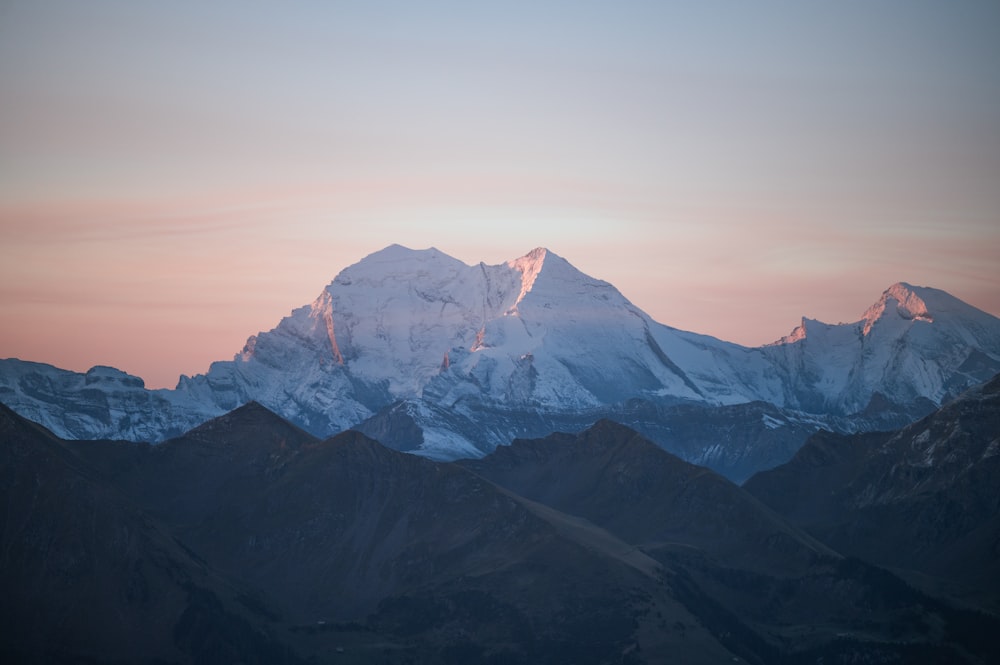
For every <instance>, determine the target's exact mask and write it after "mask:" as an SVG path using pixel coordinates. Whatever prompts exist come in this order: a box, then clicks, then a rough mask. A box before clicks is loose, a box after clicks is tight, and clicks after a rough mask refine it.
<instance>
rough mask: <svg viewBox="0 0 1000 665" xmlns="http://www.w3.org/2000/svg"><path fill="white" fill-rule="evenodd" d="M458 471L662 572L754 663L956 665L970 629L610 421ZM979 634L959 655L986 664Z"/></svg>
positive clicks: (962, 617)
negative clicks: (940, 662) (626, 547)
mask: <svg viewBox="0 0 1000 665" xmlns="http://www.w3.org/2000/svg"><path fill="white" fill-rule="evenodd" d="M456 463H457V464H460V465H462V466H464V467H466V468H469V469H471V470H474V471H475V472H476V473H478V474H480V475H482V476H483V477H484V478H488V479H490V480H492V481H493V482H496V483H497V484H499V485H501V486H503V487H505V488H507V489H509V490H511V491H515V492H518V493H520V494H522V495H524V496H527V497H530V498H531V499H533V500H537V501H540V502H542V503H545V504H547V505H550V506H553V507H554V508H558V509H559V510H561V511H563V512H566V513H570V514H573V515H577V516H580V517H581V518H586V519H587V520H589V521H591V522H593V523H595V524H598V525H600V526H603V527H604V528H606V529H608V530H609V531H611V532H613V533H615V534H616V535H617V536H619V537H620V538H622V540H624V541H626V542H630V543H633V544H635V545H636V546H637V547H638V548H639V549H640V550H641V551H642V552H644V553H646V554H648V555H649V556H651V557H652V558H655V559H657V560H658V561H660V562H661V563H662V564H663V566H664V568H665V570H666V571H667V572H666V573H665V580H666V581H667V583H668V584H669V585H670V588H671V589H672V593H673V595H674V596H675V597H676V598H678V599H679V600H680V601H681V602H682V603H683V604H684V605H685V607H687V609H688V610H689V611H691V612H692V613H694V614H695V615H696V616H698V618H699V620H700V621H702V622H703V623H704V624H705V625H706V626H708V627H709V628H710V630H712V631H713V632H714V633H715V634H717V635H719V636H720V638H721V639H722V641H723V643H724V644H726V646H727V647H729V648H731V649H733V650H734V651H735V652H736V653H737V654H739V656H740V657H741V658H743V659H745V660H748V661H750V662H818V661H819V660H823V661H826V660H827V659H833V660H834V661H836V662H852V661H851V659H852V658H863V659H869V660H875V661H876V662H878V661H879V660H880V659H887V660H888V661H889V662H892V660H894V659H902V660H903V661H904V662H917V661H918V660H919V658H921V657H924V658H929V659H930V660H932V661H933V660H935V659H946V660H951V659H955V658H958V659H962V658H963V657H962V656H959V655H958V654H957V653H955V652H954V651H952V646H953V645H951V646H949V644H951V643H952V640H954V639H955V637H953V636H951V632H952V631H957V630H959V628H958V627H959V626H962V625H965V623H966V622H969V625H970V626H971V625H975V621H977V620H978V619H977V617H978V615H975V614H974V613H962V612H955V611H954V610H952V609H950V608H948V607H947V606H944V605H942V604H940V603H939V602H937V601H934V600H933V599H931V598H928V597H925V596H922V594H920V593H918V592H915V591H914V590H913V589H911V588H909V587H907V586H906V584H904V583H903V582H901V581H900V580H898V579H896V578H894V577H893V576H892V575H890V574H888V573H887V572H885V571H882V570H879V569H876V568H873V567H871V566H868V565H866V564H864V563H862V562H860V561H857V560H850V559H844V558H842V557H841V556H840V555H839V554H837V553H836V552H834V551H832V550H831V549H829V548H828V547H826V546H824V545H822V544H820V543H819V542H818V541H817V540H815V539H813V538H812V537H810V536H808V535H806V534H805V533H804V532H802V531H800V530H799V529H797V528H795V527H794V526H792V525H790V524H789V523H787V522H786V521H785V520H784V519H782V518H781V517H779V516H778V515H777V514H776V513H775V512H773V511H772V510H770V509H769V508H767V507H765V506H764V505H763V504H762V503H760V502H759V501H757V500H756V499H754V498H753V497H752V496H751V495H750V494H748V493H747V492H746V491H744V490H743V489H742V488H739V487H736V486H735V485H733V484H732V483H730V482H729V481H727V480H725V479H724V478H721V477H719V476H717V475H716V474H714V473H712V472H711V471H708V470H707V469H704V468H701V467H696V466H693V465H690V464H687V463H685V462H683V461H681V460H679V459H677V458H676V457H673V456H671V455H670V454H668V453H666V452H664V451H663V450H661V449H659V448H658V447H657V446H655V445H654V444H652V443H651V442H649V441H647V440H645V439H643V438H642V437H641V436H640V435H638V434H637V433H636V432H634V431H632V430H629V429H628V428H626V427H623V426H621V425H618V424H615V423H612V422H608V421H602V422H599V423H598V424H596V425H595V426H594V427H592V428H590V429H588V430H587V431H584V432H581V433H579V434H575V435H568V434H555V435H552V436H549V437H546V438H545V439H540V440H534V441H524V440H520V441H515V442H514V443H513V444H512V445H511V446H509V447H504V448H499V449H497V450H496V451H495V452H494V453H492V454H490V455H488V456H486V457H485V458H483V459H479V460H463V461H460V462H456ZM918 617H919V618H918ZM987 623H989V622H988V621H987ZM929 625H947V626H948V629H947V634H944V635H942V634H939V633H938V632H937V631H936V630H928V626H929ZM973 633H974V634H975V635H977V637H975V638H974V639H969V636H968V634H966V637H965V638H962V639H960V640H958V641H963V640H964V644H965V646H963V648H970V649H972V650H973V651H976V652H977V653H990V650H989V649H990V648H989V646H988V644H987V642H986V641H985V637H986V633H984V632H980V631H979V630H978V629H977V630H976V631H973ZM862 635H863V636H864V638H863V640H864V641H863V643H854V642H853V641H852V640H853V638H855V637H858V636H862ZM918 645H919V646H918ZM862 662H868V660H863V661H862Z"/></svg>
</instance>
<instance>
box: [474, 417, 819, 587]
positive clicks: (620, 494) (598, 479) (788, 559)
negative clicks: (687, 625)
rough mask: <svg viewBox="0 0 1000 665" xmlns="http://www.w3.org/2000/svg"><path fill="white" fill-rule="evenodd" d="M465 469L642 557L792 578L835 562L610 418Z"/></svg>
mask: <svg viewBox="0 0 1000 665" xmlns="http://www.w3.org/2000/svg"><path fill="white" fill-rule="evenodd" d="M457 463H458V464H460V465H462V466H464V467H465V468H467V469H470V470H472V471H474V472H475V473H477V474H479V475H481V476H482V477H484V478H486V479H488V480H490V481H492V482H494V483H497V484H498V485H500V486H502V487H504V488H506V489H509V490H511V491H512V492H515V493H517V494H519V495H521V496H524V497H526V498H529V499H531V500H533V501H538V502H540V503H544V504H546V505H549V506H552V507H553V508H556V509H557V510H560V511H563V512H568V513H572V514H574V515H579V516H581V517H585V518H586V519H588V520H590V521H591V522H593V523H595V524H598V525H600V526H602V527H603V528H606V529H608V530H609V531H611V532H612V533H614V534H615V535H616V536H618V537H620V538H622V539H623V540H626V541H627V542H630V543H635V544H636V545H639V546H641V547H643V548H644V549H648V548H651V547H660V546H663V545H664V544H665V543H682V544H683V546H684V547H685V548H697V549H698V550H699V551H702V552H704V553H705V554H706V555H707V556H710V557H712V558H714V559H717V560H719V561H720V562H723V563H727V564H729V565H732V564H733V562H734V561H739V562H740V565H742V566H744V567H747V566H752V567H755V568H756V567H760V568H762V569H765V570H772V569H773V568H774V567H778V568H781V569H782V570H784V571H788V570H795V569H797V568H800V567H802V566H804V565H805V564H807V563H808V562H811V561H813V560H817V559H821V558H824V557H830V558H835V557H836V556H837V555H836V554H835V553H834V552H833V551H832V550H829V549H827V548H826V547H825V546H823V545H821V544H820V543H819V542H818V541H816V540H814V539H812V538H811V537H809V536H806V535H805V534H803V533H801V532H799V531H798V530H797V529H795V528H792V527H790V526H789V525H788V524H787V523H786V522H785V520H784V519H782V518H781V517H779V516H778V515H777V514H776V513H774V512H773V511H772V510H771V509H769V508H767V507H765V506H764V505H763V504H761V503H760V502H759V501H758V500H757V499H755V498H754V497H752V496H751V495H749V494H747V493H746V492H744V491H743V490H742V489H740V488H739V487H737V486H736V485H734V484H733V483H731V482H730V481H728V480H726V479H725V478H723V477H721V476H719V475H717V474H715V473H713V472H712V471H710V470H708V469H706V468H704V467H700V466H695V465H693V464H689V463H687V462H685V461H683V460H681V459H680V458H678V457H675V456H674V455H671V454H670V453H667V452H666V451H664V450H662V449H661V448H660V447H659V446H657V445H656V444H654V443H652V442H651V441H649V440H648V439H645V438H644V437H642V436H641V435H640V434H639V433H638V432H636V431H634V430H632V429H629V428H627V427H625V426H623V425H620V424H618V423H614V422H612V421H609V420H602V421H599V422H598V423H597V424H595V425H594V426H593V427H591V428H589V429H587V430H584V431H583V432H580V433H578V434H552V435H550V436H548V437H545V438H544V439H534V440H524V439H519V440H515V441H514V442H513V443H512V444H511V445H510V446H504V447H502V448H497V450H495V451H494V452H493V453H491V454H490V455H487V456H486V457H484V458H482V459H477V460H461V461H459V462H457Z"/></svg>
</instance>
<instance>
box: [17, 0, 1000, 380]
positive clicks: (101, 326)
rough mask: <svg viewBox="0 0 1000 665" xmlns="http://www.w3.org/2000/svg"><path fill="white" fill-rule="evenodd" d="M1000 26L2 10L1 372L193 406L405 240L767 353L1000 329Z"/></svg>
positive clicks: (922, 11) (354, 9)
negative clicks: (847, 338)
mask: <svg viewBox="0 0 1000 665" xmlns="http://www.w3.org/2000/svg"><path fill="white" fill-rule="evenodd" d="M997 25H1000V6H995V5H984V4H976V3H961V4H959V5H948V6H937V5H932V4H914V3H911V2H904V1H903V0H891V1H890V2H886V3H881V4H879V5H878V6H871V5H869V4H867V3H855V2H848V3H837V5H836V6H800V5H798V4H789V3H781V2H776V1H774V2H765V3H758V4H755V5H754V6H753V7H748V6H745V5H741V4H739V3H721V4H720V5H718V6H716V5H713V6H712V7H711V8H708V7H704V6H698V7H690V6H685V5H684V4H681V3H656V2H632V3H626V4H624V5H620V6H614V7H609V6H604V5H601V4H591V3H583V4H580V3H572V4H570V3H564V2H555V3H548V4H545V5H544V6H538V5H537V4H534V3H532V4H529V3H518V2H513V3H497V4H492V3H486V4H480V5H476V6H474V7H473V6H466V5H464V4H462V3H450V2H435V3H431V4H430V5H427V6H423V7H420V8H415V7H413V6H411V5H410V4H408V3H399V2H378V3H364V4H356V5H355V4H351V3H347V4H340V5H337V6H332V5H329V6H328V5H323V4H311V3H306V4H303V5H300V6H299V7H298V10H297V11H289V10H288V9H287V8H271V7H268V6H266V5H262V4H251V5H246V4H244V3H240V4H238V5H237V4H235V3H229V2H221V3H212V4H211V5H205V4H204V3H192V2H181V3H173V4H171V5H170V6H169V7H168V6H155V5H152V6H138V5H135V4H134V3H128V2H123V1H117V0H100V1H98V2H93V3H85V4H84V3H75V2H69V1H62V2H58V1H57V2H51V3H45V4H42V3H33V2H28V1H25V0H14V1H13V2H7V3H4V4H3V5H2V6H0V100H2V101H0V320H2V321H3V325H2V326H0V356H2V357H18V358H21V359H23V360H30V361H35V362H44V363H49V364H52V365H55V366H57V367H62V368H64V369H71V370H74V371H86V369H88V368H89V367H91V366H95V365H108V366H113V367H117V368H119V369H121V370H123V371H126V372H128V373H130V374H133V375H136V376H140V377H142V378H143V379H144V380H145V381H146V383H147V385H149V386H151V387H171V388H172V387H173V386H174V385H175V384H176V382H177V378H178V377H179V376H180V375H182V374H186V375H193V374H198V373H202V372H205V371H207V369H208V365H209V363H210V362H211V361H214V360H227V359H229V358H231V357H232V356H233V354H235V353H237V352H238V351H239V349H240V348H241V347H242V345H243V343H244V342H245V340H246V339H247V337H249V336H251V335H254V334H256V333H258V332H261V331H266V330H269V329H270V328H272V327H273V326H275V325H277V323H278V322H279V321H280V320H281V318H282V317H284V316H287V315H288V313H289V311H290V310H291V309H293V308H295V307H299V306H301V305H303V304H307V303H309V302H311V301H312V300H313V299H314V298H315V297H316V296H317V295H318V294H319V292H320V291H321V290H322V289H323V288H324V286H325V285H327V284H328V283H329V282H330V281H331V280H332V279H333V278H334V277H335V276H336V274H338V273H339V272H340V271H341V270H342V269H344V268H346V267H348V266H349V265H352V264H354V263H356V262H357V261H359V260H361V259H362V258H363V257H364V256H367V255H368V254H371V253H373V252H375V251H378V250H379V249H381V248H383V247H385V246H388V245H390V244H402V245H404V246H408V247H417V248H422V247H431V246H433V247H437V248H438V249H440V251H442V252H444V253H446V254H448V255H449V256H452V257H455V258H457V259H459V260H461V261H463V262H464V263H466V264H470V265H473V264H475V263H479V262H480V261H482V262H485V263H487V264H491V265H496V264H499V263H503V262H505V261H508V260H512V259H514V258H517V257H519V256H522V255H524V254H525V253H526V252H527V251H528V250H530V249H531V248H533V247H539V246H541V247H547V248H549V249H550V250H551V251H553V252H554V253H556V254H558V255H559V256H561V257H563V258H565V259H566V260H567V261H569V262H570V263H571V264H573V265H574V266H575V267H576V268H577V269H579V270H580V271H581V272H583V273H585V274H587V275H590V276H592V277H594V278H596V279H601V280H604V281H607V282H609V283H611V284H612V285H614V286H615V287H616V288H618V289H619V290H620V291H621V292H622V294H623V295H624V296H625V297H626V298H628V299H629V300H630V301H631V302H633V303H634V304H635V305H636V306H637V307H639V308H640V309H642V310H643V311H645V312H646V313H647V314H649V315H650V316H651V317H652V318H653V319H654V320H656V321H658V322H660V323H663V324H666V325H669V326H673V327H676V328H680V329H683V330H688V331H692V332H697V333H701V334H707V335H711V336H713V337H717V338H719V339H723V340H726V341H730V342H734V343H738V344H741V345H744V346H759V345H762V344H766V343H770V342H773V341H776V340H778V339H780V338H781V337H782V336H784V335H787V334H789V332H790V331H791V330H792V329H793V328H794V327H795V326H797V325H798V324H799V322H800V321H801V319H802V318H803V317H805V318H809V319H817V320H820V321H824V322H827V323H837V322H845V321H846V322H854V321H857V320H859V319H860V318H861V316H862V314H863V312H864V311H865V309H866V308H867V307H868V306H870V305H871V304H872V303H874V302H875V301H877V299H878V298H879V296H880V295H881V293H882V291H884V290H885V289H886V288H888V287H889V286H890V285H892V284H895V283H897V282H906V283H909V284H913V285H923V286H929V287H932V288H936V289H940V290H943V291H946V292H948V293H950V294H951V295H953V296H955V297H956V298H959V299H960V300H962V301H964V302H966V303H968V304H970V305H972V306H973V307H976V308H978V309H981V310H983V311H985V312H987V313H989V314H991V315H993V316H1000V270H998V269H997V266H1000V197H998V195H997V188H996V183H997V182H1000V72H998V70H997V69H996V67H995V63H996V62H1000V41H998V40H996V39H995V30H994V29H993V28H995V26H997Z"/></svg>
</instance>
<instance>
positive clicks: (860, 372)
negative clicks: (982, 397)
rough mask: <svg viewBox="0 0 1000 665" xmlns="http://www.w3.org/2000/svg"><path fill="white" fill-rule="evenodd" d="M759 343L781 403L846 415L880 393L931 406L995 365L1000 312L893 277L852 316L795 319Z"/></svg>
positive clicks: (999, 365) (999, 363) (998, 364)
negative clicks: (769, 341)
mask: <svg viewBox="0 0 1000 665" xmlns="http://www.w3.org/2000/svg"><path fill="white" fill-rule="evenodd" d="M761 351H762V353H764V355H766V356H767V357H768V359H769V360H770V362H771V365H772V366H773V367H774V368H775V370H776V371H777V372H778V373H779V376H780V377H781V385H782V386H783V390H784V394H783V396H782V399H781V400H780V401H778V402H777V403H779V404H781V405H782V406H787V407H790V408H797V409H802V410H804V411H808V412H811V413H836V414H841V415H846V414H851V413H856V412H860V411H863V410H864V409H865V408H866V407H868V406H869V405H870V404H871V403H872V400H873V399H878V398H879V396H880V397H881V398H883V399H886V400H888V401H889V402H891V403H893V404H897V405H905V404H911V403H926V404H927V406H928V407H933V406H936V405H940V404H941V403H942V402H943V401H945V400H947V399H948V398H950V397H954V396H955V395H957V394H958V393H959V392H961V391H962V390H964V389H965V388H967V387H968V386H970V385H973V384H976V383H980V382H982V381H985V380H987V379H989V378H990V377H992V376H993V375H994V374H996V373H997V372H1000V353H998V351H1000V320H998V319H997V318H996V317H994V316H991V315H989V314H987V313H986V312H982V311H980V310H978V309H976V308H974V307H971V306H969V305H967V304H966V303H964V302H962V301H961V300H958V299H957V298H955V297H953V296H951V295H949V294H947V293H945V292H944V291H940V290H938V289H932V288H928V287H915V286H910V285H909V284H905V283H902V282H900V283H898V284H894V285H892V286H891V287H889V288H888V289H886V291H885V292H884V293H883V294H882V297H881V298H880V299H879V300H878V302H876V303H875V304H874V305H872V306H871V307H869V308H868V310H867V311H866V312H865V313H864V316H863V317H862V318H861V320H860V321H857V322H855V323H849V324H837V325H830V324H826V323H821V322H819V321H813V320H810V319H803V320H802V324H801V325H800V326H799V327H798V328H796V329H795V330H794V331H793V332H792V334H791V335H789V336H788V337H785V338H783V339H782V340H780V341H779V342H777V343H775V344H773V345H770V346H767V347H763V348H762V349H761Z"/></svg>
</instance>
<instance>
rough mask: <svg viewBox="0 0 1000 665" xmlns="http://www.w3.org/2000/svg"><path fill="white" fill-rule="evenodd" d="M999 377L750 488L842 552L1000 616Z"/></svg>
mask: <svg viewBox="0 0 1000 665" xmlns="http://www.w3.org/2000/svg"><path fill="white" fill-rule="evenodd" d="M998 481H1000V377H997V378H994V379H993V380H992V381H990V382H988V383H986V384H985V385H982V386H978V387H976V388H974V389H971V390H969V391H968V392H966V393H964V394H963V395H962V396H960V397H959V398H958V399H956V400H954V401H953V402H951V403H949V404H947V405H945V406H944V407H942V408H941V409H939V410H938V411H936V412H935V413H933V414H932V415H930V416H928V417H926V418H924V419H922V420H920V421H918V422H916V423H913V424H912V425H910V426H908V427H906V428H904V429H902V430H899V431H898V432H891V433H881V434H865V435H860V434H859V435H853V436H843V435H835V434H830V433H823V434H818V435H816V436H815V437H813V438H812V439H810V440H809V441H808V442H807V443H806V445H805V446H803V447H802V449H801V450H799V452H798V453H797V454H796V455H795V457H794V458H793V459H792V460H791V461H790V462H788V463H787V464H785V465H783V466H780V467H778V468H776V469H773V470H770V471H765V472H762V473H760V474H758V475H756V476H754V477H753V478H751V479H750V480H749V481H747V483H746V489H747V490H748V491H749V492H751V493H752V494H754V495H755V496H757V497H758V498H759V499H760V500H761V501H763V502H764V503H766V504H768V505H769V506H771V507H772V508H774V509H775V510H776V511H778V512H780V513H782V514H783V515H785V516H786V517H787V518H788V519H789V520H790V521H792V522H793V523H795V524H797V525H799V526H801V527H804V528H805V529H807V530H808V531H809V532H811V533H812V534H814V535H815V536H816V537H818V538H819V539H821V540H823V541H824V542H826V543H827V544H829V545H830V546H831V547H834V548H835V549H837V550H839V551H841V552H844V553H847V554H851V555H854V556H860V557H864V558H865V559H867V560H870V561H874V562H876V563H878V564H880V565H885V566H892V567H895V568H904V569H911V570H916V571H919V572H920V573H922V574H923V575H925V576H929V577H931V578H934V579H938V580H943V581H945V582H947V583H948V584H949V588H950V589H951V590H952V591H954V592H961V594H963V595H964V596H966V597H968V598H972V599H976V600H978V601H983V602H987V603H988V604H989V605H990V606H991V607H992V609H994V610H997V609H998V608H1000V597H998V596H997V593H996V590H997V589H1000V556H998V555H1000V492H998V491H997V483H998Z"/></svg>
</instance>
